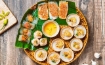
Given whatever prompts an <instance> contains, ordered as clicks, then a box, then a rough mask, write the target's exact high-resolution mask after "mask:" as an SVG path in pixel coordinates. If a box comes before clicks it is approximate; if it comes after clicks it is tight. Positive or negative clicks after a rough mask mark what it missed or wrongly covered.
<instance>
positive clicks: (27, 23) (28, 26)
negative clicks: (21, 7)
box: [23, 22, 35, 29]
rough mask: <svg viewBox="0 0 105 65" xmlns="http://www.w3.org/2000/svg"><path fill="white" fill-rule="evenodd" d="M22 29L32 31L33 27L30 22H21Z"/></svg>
mask: <svg viewBox="0 0 105 65" xmlns="http://www.w3.org/2000/svg"><path fill="white" fill-rule="evenodd" d="M23 27H24V28H27V29H33V28H34V27H35V25H34V24H32V23H30V22H23Z"/></svg>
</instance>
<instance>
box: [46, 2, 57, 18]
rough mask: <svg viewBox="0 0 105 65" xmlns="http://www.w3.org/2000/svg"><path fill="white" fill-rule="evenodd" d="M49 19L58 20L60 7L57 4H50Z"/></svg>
mask: <svg viewBox="0 0 105 65" xmlns="http://www.w3.org/2000/svg"><path fill="white" fill-rule="evenodd" d="M48 9H49V17H50V19H56V18H57V17H58V5H57V3H56V2H53V1H51V2H48Z"/></svg>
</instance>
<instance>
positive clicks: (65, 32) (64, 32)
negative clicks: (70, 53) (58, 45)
mask: <svg viewBox="0 0 105 65" xmlns="http://www.w3.org/2000/svg"><path fill="white" fill-rule="evenodd" d="M60 36H61V38H62V39H64V40H69V39H71V38H72V37H73V30H72V28H71V27H65V28H62V29H61V31H60Z"/></svg>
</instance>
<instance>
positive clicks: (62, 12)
mask: <svg viewBox="0 0 105 65" xmlns="http://www.w3.org/2000/svg"><path fill="white" fill-rule="evenodd" d="M67 13H68V2H66V1H60V2H59V18H61V19H66V16H67Z"/></svg>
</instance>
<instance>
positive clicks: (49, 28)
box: [44, 21, 57, 36]
mask: <svg viewBox="0 0 105 65" xmlns="http://www.w3.org/2000/svg"><path fill="white" fill-rule="evenodd" d="M56 31H57V26H56V24H55V23H53V22H50V21H49V23H47V24H45V26H44V32H45V33H46V34H47V35H48V36H52V35H54V34H55V33H56Z"/></svg>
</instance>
